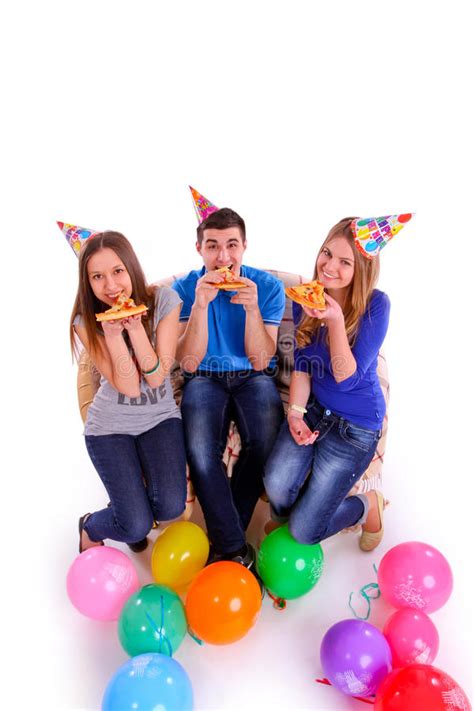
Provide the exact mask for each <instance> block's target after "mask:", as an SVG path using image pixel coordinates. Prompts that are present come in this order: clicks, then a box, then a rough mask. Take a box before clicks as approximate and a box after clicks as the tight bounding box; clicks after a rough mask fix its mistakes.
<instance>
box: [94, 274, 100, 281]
mask: <svg viewBox="0 0 474 711" xmlns="http://www.w3.org/2000/svg"><path fill="white" fill-rule="evenodd" d="M92 279H93V280H94V281H99V279H102V274H94V275H93V277H92Z"/></svg>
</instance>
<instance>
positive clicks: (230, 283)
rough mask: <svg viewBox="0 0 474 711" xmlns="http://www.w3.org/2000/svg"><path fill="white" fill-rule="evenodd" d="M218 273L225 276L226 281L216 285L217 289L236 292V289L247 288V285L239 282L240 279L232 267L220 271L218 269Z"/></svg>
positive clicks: (222, 268) (221, 268)
mask: <svg viewBox="0 0 474 711" xmlns="http://www.w3.org/2000/svg"><path fill="white" fill-rule="evenodd" d="M216 272H218V273H219V274H223V275H224V279H225V281H223V282H221V283H220V284H216V285H215V286H216V288H217V289H221V290H224V291H234V290H235V289H245V287H246V286H247V284H244V283H243V282H242V281H239V279H238V277H236V276H235V274H234V272H233V271H232V269H231V268H230V267H220V268H219V269H216Z"/></svg>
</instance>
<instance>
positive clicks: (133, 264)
mask: <svg viewBox="0 0 474 711" xmlns="http://www.w3.org/2000/svg"><path fill="white" fill-rule="evenodd" d="M105 248H109V249H112V250H113V251H114V252H115V253H116V254H117V256H118V257H119V258H120V261H121V262H122V264H123V265H124V267H125V268H126V270H127V272H128V274H129V276H130V280H131V282H132V299H133V300H134V301H135V303H136V304H137V306H138V305H140V304H145V306H148V311H147V314H146V318H145V317H144V321H143V325H144V327H145V330H146V332H147V335H148V338H150V339H151V338H152V332H151V330H152V324H153V312H154V288H153V287H150V286H148V284H147V282H146V279H145V274H144V273H143V269H142V268H141V266H140V262H139V261H138V259H137V255H136V254H135V252H134V251H133V247H132V245H131V244H130V242H129V241H128V239H127V238H126V237H124V235H123V234H121V233H120V232H112V231H107V232H99V234H97V235H95V236H94V237H90V238H89V239H88V240H87V241H86V243H85V244H84V246H83V248H82V249H81V252H80V254H79V285H78V287H77V294H76V299H75V301H74V306H73V308H72V314H71V321H70V327H69V332H70V341H71V349H72V351H73V353H74V354H76V356H77V355H78V351H77V341H76V335H75V332H74V327H73V323H74V319H75V318H76V316H77V315H80V316H81V317H82V320H83V324H84V327H85V329H86V333H87V339H88V342H89V348H90V351H91V353H90V355H91V356H93V354H94V352H97V351H99V350H101V349H102V343H101V338H102V334H101V331H100V329H99V328H98V323H97V321H96V319H95V314H96V313H99V312H100V311H104V306H105V308H109V307H108V306H107V304H104V303H103V302H102V301H100V300H99V299H98V298H97V297H96V296H95V294H94V292H93V291H92V287H91V285H90V282H89V275H88V273H87V265H88V263H89V260H90V258H91V257H92V255H94V254H96V252H98V251H99V250H101V249H105Z"/></svg>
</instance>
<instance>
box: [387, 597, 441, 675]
mask: <svg viewBox="0 0 474 711" xmlns="http://www.w3.org/2000/svg"><path fill="white" fill-rule="evenodd" d="M383 633H384V636H385V639H386V640H387V642H388V644H389V646H390V649H391V650H392V662H393V666H394V667H405V666H407V665H408V664H431V663H432V662H433V661H434V659H435V658H436V655H437V654H438V649H439V635H438V631H437V629H436V627H435V626H434V624H433V622H432V621H431V620H430V618H429V617H428V615H425V613H424V612H421V610H413V609H412V608H411V607H404V608H403V609H402V610H397V611H396V612H394V613H393V615H391V617H389V618H388V620H387V621H386V623H385V626H384V628H383Z"/></svg>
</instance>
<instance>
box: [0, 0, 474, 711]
mask: <svg viewBox="0 0 474 711" xmlns="http://www.w3.org/2000/svg"><path fill="white" fill-rule="evenodd" d="M0 26H1V30H0V32H1V37H0V59H1V60H2V67H3V70H4V72H3V79H2V98H3V102H2V103H3V109H2V116H1V121H2V131H1V143H2V146H1V148H2V152H1V156H2V157H1V163H2V167H1V170H2V192H1V196H2V205H3V209H2V227H3V230H2V232H3V234H2V240H3V247H2V293H3V296H4V299H5V303H6V304H8V308H6V309H5V311H8V313H6V314H5V316H4V328H3V339H4V345H3V348H2V373H3V383H2V399H3V403H4V416H5V420H6V427H5V422H4V432H5V429H6V437H5V442H4V445H3V447H2V458H3V467H2V470H3V483H4V493H3V497H2V499H3V506H2V514H1V517H0V520H1V525H2V541H3V562H2V569H3V571H2V572H3V576H2V577H3V581H4V582H3V590H2V613H3V615H2V618H3V619H2V642H3V650H4V660H5V659H6V661H7V662H8V667H7V669H8V671H6V670H5V669H6V668H5V661H4V662H3V663H2V667H3V670H4V678H5V679H6V682H7V688H5V687H3V685H2V697H3V698H4V699H5V701H4V703H3V705H4V706H5V708H9V709H23V708H35V709H43V708H44V709H48V710H49V711H56V710H60V709H68V710H69V709H96V708H99V706H100V699H101V696H102V692H103V690H104V688H105V685H106V683H107V681H108V679H109V678H110V676H111V675H112V673H113V672H114V670H115V669H116V668H117V667H118V666H119V664H121V663H122V662H123V661H125V659H126V655H125V653H124V652H123V651H122V650H121V648H120V646H119V644H118V641H117V639H116V637H115V629H114V625H106V624H96V623H92V622H91V621H89V620H87V619H85V618H82V617H80V616H79V614H78V613H76V612H75V610H74V609H73V608H72V607H71V606H70V604H69V602H68V600H67V597H66V594H65V585H64V581H65V575H66V571H67V568H68V566H69V564H70V563H71V561H72V560H73V557H74V555H75V553H76V546H77V540H76V539H77V534H76V526H77V517H78V516H79V514H81V513H83V512H85V511H89V510H93V508H94V507H98V506H100V505H102V504H103V502H104V494H103V491H102V489H101V485H100V483H99V481H98V478H97V476H96V475H95V472H94V471H93V468H92V465H91V464H90V462H89V460H88V457H87V454H86V452H85V448H84V444H83V440H82V437H81V432H82V427H81V422H80V418H79V414H78V409H77V404H76V393H75V368H74V367H73V365H72V363H71V357H70V353H69V349H68V319H69V314H70V310H71V307H72V302H73V298H74V294H75V288H76V270H77V263H76V259H75V257H74V256H73V254H72V252H71V251H70V249H69V247H68V246H67V244H66V242H65V240H64V238H63V237H62V236H61V234H60V232H59V230H58V228H57V227H56V225H55V221H56V220H64V221H66V222H73V223H76V224H80V225H82V226H85V227H92V228H95V229H105V228H114V229H119V230H121V231H123V232H124V233H125V234H126V235H127V236H128V237H129V238H130V240H131V241H132V243H133V244H134V246H135V247H136V251H137V253H138V255H139V258H140V260H141V261H142V264H143V265H144V267H145V271H146V273H147V275H148V277H149V279H150V280H154V279H156V278H159V277H163V276H167V275H169V274H171V273H173V272H176V271H183V270H187V269H190V268H194V267H196V266H198V264H199V262H198V259H197V256H196V254H195V252H194V246H193V245H194V236H195V227H196V218H195V215H194V211H193V208H192V203H191V198H190V195H189V191H188V188H187V185H188V184H189V183H190V184H191V185H193V186H195V187H196V188H197V189H198V190H200V191H201V192H202V193H203V194H204V195H206V197H208V198H209V199H211V200H212V201H213V202H215V203H216V204H218V205H219V206H222V207H223V206H231V207H233V208H234V209H236V210H237V211H238V212H239V213H241V214H242V216H243V217H244V218H245V219H246V221H247V227H248V244H249V247H248V250H247V258H246V262H247V263H248V264H251V265H254V266H261V267H274V268H280V269H285V270H288V271H295V272H300V273H303V274H306V275H308V276H309V275H310V274H311V272H312V267H313V262H314V258H315V254H316V250H317V247H318V246H319V244H320V242H321V241H322V239H323V238H324V236H325V234H326V233H327V231H328V229H329V227H330V226H331V225H332V224H333V223H335V222H336V221H337V220H339V219H340V218H341V217H343V216H346V215H351V214H356V215H362V216H372V215H379V214H386V213H390V212H410V211H414V212H416V213H417V214H416V218H415V219H414V220H413V222H412V223H410V224H409V225H408V226H407V227H406V228H405V229H404V230H403V231H402V232H401V233H400V235H399V236H398V237H397V238H396V239H395V240H394V241H393V242H392V243H391V245H389V247H388V248H387V249H386V250H385V252H384V253H383V255H382V276H381V280H380V287H381V288H382V289H384V290H386V291H387V292H388V293H389V295H390V298H391V301H392V317H391V325H390V331H389V335H388V337H387V340H386V344H385V351H386V355H387V359H388V363H389V369H390V381H391V392H392V399H391V404H390V430H389V443H388V449H387V455H386V465H385V470H384V472H385V482H386V492H385V493H386V495H388V497H389V498H390V499H391V502H392V503H391V506H390V508H389V510H388V511H387V515H386V526H387V535H386V538H385V540H384V542H383V545H382V546H381V547H380V549H378V550H377V551H376V552H374V553H373V554H370V555H363V554H362V553H360V552H359V550H358V548H357V543H356V540H355V538H354V537H349V538H347V537H342V536H339V537H337V538H336V539H334V540H332V541H330V542H327V543H326V544H325V546H324V549H325V554H326V569H325V572H324V575H323V578H322V580H321V581H320V583H319V584H318V586H317V587H316V588H315V590H314V591H313V592H312V593H311V594H310V595H308V596H307V597H306V598H303V599H301V600H299V601H295V602H293V603H291V605H290V606H289V609H288V610H287V611H286V612H285V613H282V614H277V613H276V612H275V611H274V610H273V609H272V607H271V604H270V601H269V600H268V599H267V600H266V601H265V602H264V605H263V611H262V615H261V618H260V620H259V622H258V624H257V626H256V627H255V629H254V630H253V631H252V632H251V633H250V634H249V635H248V636H247V637H246V638H245V639H244V640H242V642H240V643H238V644H236V645H232V646H229V647H226V648H222V649H220V648H212V647H210V646H206V647H204V648H199V647H197V645H196V644H195V643H194V642H193V641H192V640H191V639H188V640H186V642H185V643H184V644H183V645H182V647H181V648H180V649H179V650H178V653H177V655H176V658H177V659H178V661H180V662H181V663H182V664H183V665H184V667H185V669H186V670H187V672H188V673H189V675H190V678H191V681H192V683H193V686H194V690H195V700H196V708H197V709H201V710H204V709H215V710H217V709H232V710H233V709H240V708H242V707H244V706H247V707H251V708H260V709H281V710H282V711H283V710H287V709H310V708H311V709H321V710H324V711H325V710H326V709H352V708H354V709H357V708H359V707H360V702H357V701H353V700H351V699H346V698H344V697H342V696H339V695H338V694H337V693H336V692H335V691H334V690H332V689H328V688H327V687H324V686H319V685H317V684H315V683H314V678H315V677H316V676H321V675H322V672H321V668H320V664H319V644H320V640H321V637H322V635H323V634H324V631H325V630H326V629H327V628H328V627H329V626H330V625H331V624H332V623H334V622H336V621H338V620H340V619H342V618H344V617H347V616H349V614H350V613H349V610H348V607H347V598H348V595H349V592H350V591H351V590H356V589H358V588H359V587H360V586H361V585H363V584H364V583H366V582H369V581H371V580H373V574H372V563H373V562H378V561H379V560H380V558H381V556H382V554H383V553H384V552H385V551H386V550H388V548H390V547H391V546H392V545H394V544H396V543H398V542H401V541H403V540H410V539H418V540H424V541H426V542H428V543H431V544H432V545H435V546H437V547H439V548H440V549H441V550H442V551H443V552H444V554H445V555H446V556H447V558H448V560H449V561H450V563H451V565H452V568H453V572H454V580H455V589H454V592H453V595H452V597H451V599H450V601H449V602H448V604H447V605H446V606H445V607H444V608H443V609H442V610H441V611H439V612H438V613H435V615H434V616H433V619H434V621H435V623H436V625H437V626H438V629H439V632H440V636H441V649H440V653H439V656H438V659H437V660H436V662H435V663H436V664H437V665H438V666H439V667H441V668H442V669H444V670H446V671H447V672H448V673H450V674H451V675H452V676H454V677H455V678H456V679H457V680H458V681H459V683H460V684H461V685H462V686H463V687H464V689H465V690H466V692H467V693H468V694H471V693H472V689H471V679H470V673H471V672H470V669H471V660H472V657H471V650H470V645H471V637H472V635H471V633H470V621H471V607H472V596H471V595H470V588H469V580H470V576H469V573H470V568H471V566H472V553H469V551H470V537H471V532H470V526H469V523H470V515H471V508H472V504H471V501H472V498H471V497H472V494H471V491H472V489H471V486H470V483H471V476H472V464H471V457H470V451H469V450H470V447H469V435H470V429H471V428H470V426H469V424H470V423H469V415H470V407H469V405H470V404H471V402H470V401H469V400H468V388H469V385H470V381H471V370H472V348H471V346H470V342H468V334H469V332H470V322H469V321H468V319H467V309H465V310H464V303H465V301H466V297H463V290H465V292H466V295H467V286H468V285H469V283H470V280H471V279H472V264H473V259H472V258H473V250H472V242H471V239H472V237H471V234H470V233H471V232H472V218H471V215H470V214H469V213H468V210H470V209H472V175H471V170H472V158H473V155H472V138H471V135H472V125H473V118H474V117H473V116H472V112H471V110H470V104H469V96H468V93H469V87H470V86H471V83H472V77H471V76H470V72H468V66H469V65H470V64H471V65H472V53H471V52H470V51H468V50H469V47H470V45H471V44H472V40H471V36H470V35H471V33H470V32H469V29H468V28H469V23H468V22H467V3H463V2H460V1H459V0H453V1H452V2H450V3H449V4H448V3H446V4H445V3H442V2H436V1H435V2H432V3H430V4H425V3H418V4H416V3H413V2H407V1H406V0H400V2H397V3H395V2H393V3H392V2H385V3H380V2H378V1H376V0H361V1H359V2H357V3H354V2H349V1H346V0H341V1H339V2H333V3H319V2H317V1H315V0H313V1H310V0H297V1H296V2H294V3H293V4H292V5H290V4H289V3H283V2H281V1H279V0H276V1H274V2H271V3H270V2H267V1H266V0H261V1H260V2H253V3H252V2H249V1H248V0H241V2H240V3H233V4H231V3H225V2H222V1H220V2H218V1H217V0H216V1H213V0H201V2H196V3H192V2H186V1H182V2H180V3H174V4H171V3H163V2H159V1H158V0H155V2H152V1H151V0H143V1H142V2H139V3H135V4H133V5H132V4H131V3H127V2H123V1H122V0H118V1H117V0H115V1H114V2H112V1H111V0H103V1H102V2H100V1H99V2H97V1H96V2H92V1H91V0H83V2H81V3H74V2H71V1H70V0H61V1H59V0H58V1H57V2H55V1H53V0H43V2H41V3H33V2H25V1H22V0H18V1H17V2H16V3H15V4H14V5H13V4H12V5H11V7H10V8H9V9H7V10H5V9H4V10H2V13H1V17H0ZM469 183H470V184H469ZM463 288H464V289H463ZM264 520H265V511H264V510H263V509H262V507H261V506H260V508H259V510H258V512H257V516H256V519H255V521H254V523H253V525H252V528H251V537H252V538H253V540H256V539H257V538H258V535H259V526H260V524H261V523H262V522H263V521H264ZM135 560H137V561H138V566H139V571H140V576H141V579H142V580H143V581H144V582H145V581H148V580H149V579H150V578H149V573H148V571H147V565H146V561H147V554H143V555H142V556H140V557H136V558H135ZM469 560H471V564H470V563H469ZM374 608H375V612H374V613H373V615H372V617H371V621H373V622H374V623H375V624H383V621H384V619H385V617H386V616H387V614H388V611H387V609H386V608H385V607H384V605H383V603H381V602H380V601H379V602H377V603H375V605H374ZM5 653H6V654H5ZM471 698H472V697H471Z"/></svg>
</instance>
